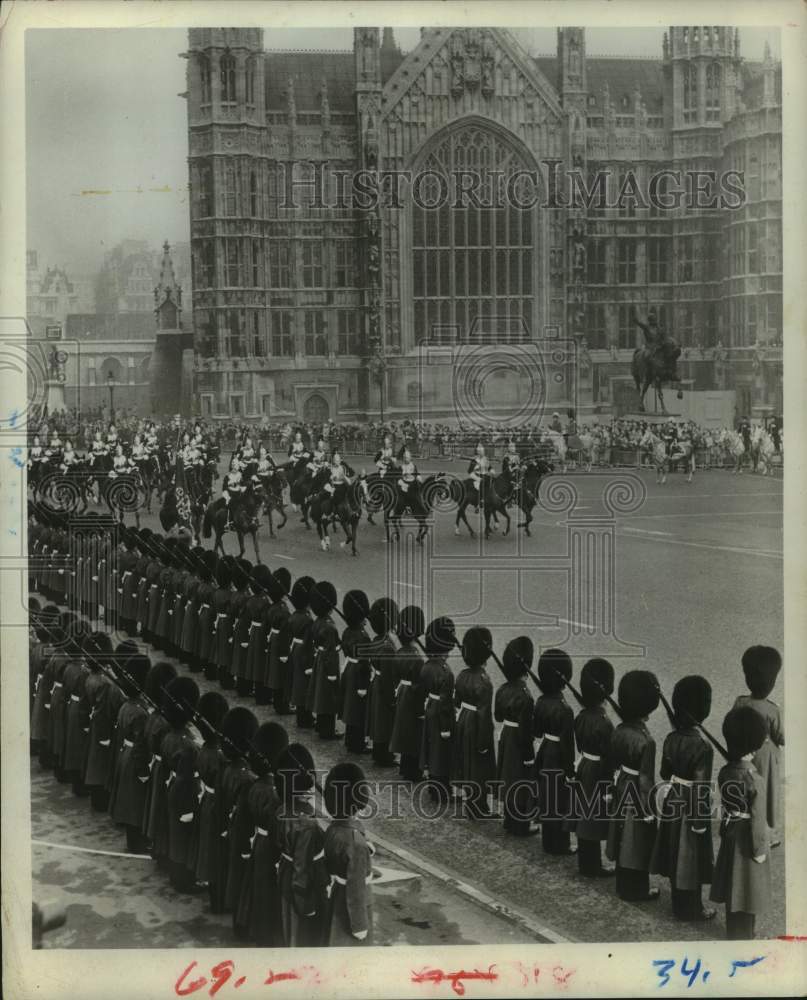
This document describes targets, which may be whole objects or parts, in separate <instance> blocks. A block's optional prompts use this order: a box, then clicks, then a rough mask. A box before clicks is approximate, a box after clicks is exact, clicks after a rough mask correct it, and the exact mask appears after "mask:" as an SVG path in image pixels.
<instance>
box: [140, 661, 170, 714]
mask: <svg viewBox="0 0 807 1000" xmlns="http://www.w3.org/2000/svg"><path fill="white" fill-rule="evenodd" d="M176 675H177V671H176V667H175V666H174V665H173V663H169V662H168V661H167V660H160V661H159V662H158V663H155V664H154V666H153V667H152V668H151V670H149V672H148V675H147V676H146V683H145V690H146V694H147V695H148V696H149V698H151V700H152V701H153V702H154V703H155V704H156V705H159V704H160V702H161V701H162V697H163V688H164V687H165V686H166V685H167V684H169V683H170V682H171V681H172V680H173V679H174V678H175V677H176Z"/></svg>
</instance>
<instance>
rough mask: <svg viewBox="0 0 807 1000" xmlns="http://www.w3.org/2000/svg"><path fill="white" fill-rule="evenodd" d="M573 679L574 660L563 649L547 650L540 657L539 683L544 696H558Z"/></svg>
mask: <svg viewBox="0 0 807 1000" xmlns="http://www.w3.org/2000/svg"><path fill="white" fill-rule="evenodd" d="M571 679H572V660H571V657H570V656H569V654H568V653H567V652H565V651H564V650H562V649H545V650H544V652H543V653H541V655H540V656H539V657H538V682H539V683H540V685H541V690H542V691H543V693H544V694H557V693H558V692H559V691H562V690H563V689H564V687H566V681H570V680H571Z"/></svg>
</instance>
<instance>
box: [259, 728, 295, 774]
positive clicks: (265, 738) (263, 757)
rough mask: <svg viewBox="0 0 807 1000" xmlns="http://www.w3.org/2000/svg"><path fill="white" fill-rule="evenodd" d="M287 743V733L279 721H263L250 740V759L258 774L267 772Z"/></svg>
mask: <svg viewBox="0 0 807 1000" xmlns="http://www.w3.org/2000/svg"><path fill="white" fill-rule="evenodd" d="M288 745H289V734H288V733H287V732H286V730H285V728H284V727H283V726H281V725H280V723H279V722H264V724H263V725H262V726H261V727H260V728H259V729H258V731H257V733H255V736H254V738H253V740H252V752H251V753H250V761H251V762H252V766H253V768H254V769H255V771H256V773H258V774H268V773H269V772H270V771H271V770H272V768H273V767H274V766H275V761H276V760H277V758H278V756H279V755H280V753H281V752H282V751H283V750H285V749H286V747H287V746H288Z"/></svg>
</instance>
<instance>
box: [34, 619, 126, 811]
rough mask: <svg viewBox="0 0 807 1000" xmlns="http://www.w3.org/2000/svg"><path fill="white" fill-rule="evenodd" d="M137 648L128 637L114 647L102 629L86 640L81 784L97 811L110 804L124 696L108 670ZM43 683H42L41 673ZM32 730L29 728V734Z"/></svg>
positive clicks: (104, 808)
mask: <svg viewBox="0 0 807 1000" xmlns="http://www.w3.org/2000/svg"><path fill="white" fill-rule="evenodd" d="M51 632H53V629H51ZM137 651H138V650H137V645H136V643H134V642H133V641H132V640H131V639H127V640H126V641H125V642H122V643H119V644H118V646H117V648H116V649H115V650H114V651H113V649H112V641H111V640H110V638H109V636H108V635H106V634H104V633H95V634H94V635H92V636H91V637H90V639H89V640H88V646H87V654H88V660H89V664H90V676H89V677H88V678H87V685H86V689H85V690H86V693H87V704H88V706H89V709H90V731H89V733H88V734H87V762H86V764H85V768H84V784H85V786H86V787H87V788H89V790H90V804H91V805H92V808H93V809H94V810H95V811H96V812H104V811H105V810H106V807H107V805H108V804H109V796H108V794H107V790H106V785H107V780H108V778H109V772H110V762H111V757H112V754H111V747H112V734H113V731H114V727H115V720H116V719H117V717H118V709H119V708H120V706H121V705H122V704H123V700H124V697H125V695H124V694H123V692H122V691H121V689H120V686H119V685H118V683H117V681H116V680H113V679H112V677H111V676H110V674H109V673H108V672H107V670H109V668H111V667H112V666H113V665H114V662H115V659H116V658H117V657H122V658H124V659H125V658H127V657H129V656H133V655H134V654H135V653H137ZM42 683H45V678H44V677H43V679H42ZM32 726H33V720H32ZM33 732H34V730H33V728H32V734H33Z"/></svg>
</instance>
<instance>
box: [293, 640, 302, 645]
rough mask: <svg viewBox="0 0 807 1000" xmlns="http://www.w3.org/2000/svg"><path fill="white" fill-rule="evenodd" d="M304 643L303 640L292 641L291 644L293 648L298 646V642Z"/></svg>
mask: <svg viewBox="0 0 807 1000" xmlns="http://www.w3.org/2000/svg"><path fill="white" fill-rule="evenodd" d="M302 641H303V640H302V639H292V640H291V644H292V646H296V645H297V643H298V642H302Z"/></svg>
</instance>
